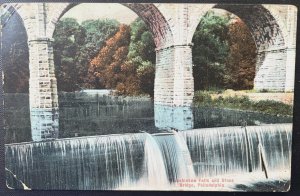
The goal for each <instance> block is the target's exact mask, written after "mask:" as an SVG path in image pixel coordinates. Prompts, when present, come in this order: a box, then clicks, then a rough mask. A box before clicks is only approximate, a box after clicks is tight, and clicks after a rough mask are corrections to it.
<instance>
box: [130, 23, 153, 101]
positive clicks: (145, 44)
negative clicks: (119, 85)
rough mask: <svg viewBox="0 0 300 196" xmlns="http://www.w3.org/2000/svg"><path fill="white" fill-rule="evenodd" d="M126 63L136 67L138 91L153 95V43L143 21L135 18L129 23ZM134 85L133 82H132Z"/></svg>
mask: <svg viewBox="0 0 300 196" xmlns="http://www.w3.org/2000/svg"><path fill="white" fill-rule="evenodd" d="M130 27H131V39H130V45H129V52H128V62H127V63H128V64H132V67H136V69H137V70H136V74H137V78H138V86H139V93H142V94H149V95H150V96H151V97H153V96H154V78H155V60H156V54H155V43H154V40H153V37H152V34H151V32H150V31H149V29H148V28H147V25H146V24H145V22H144V21H143V20H142V19H140V18H137V19H136V20H135V21H134V22H133V23H132V24H131V25H130ZM133 86H135V83H134V84H133Z"/></svg>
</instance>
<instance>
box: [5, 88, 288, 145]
mask: <svg viewBox="0 0 300 196" xmlns="http://www.w3.org/2000/svg"><path fill="white" fill-rule="evenodd" d="M28 103H29V100H28V94H6V95H5V111H4V112H5V129H6V137H5V139H6V143H17V142H25V141H30V140H31V130H30V117H29V116H30V115H29V105H28ZM59 105H60V107H59V117H60V119H59V137H60V138H68V137H74V136H76V137H78V136H89V135H105V134H115V133H138V132H140V131H146V132H148V133H155V132H161V131H160V130H159V129H166V130H169V129H171V128H173V129H178V130H188V129H192V128H206V127H224V126H239V125H241V124H245V123H246V124H247V125H260V124H272V123H291V122H292V118H291V117H279V116H274V115H266V114H261V113H258V112H245V111H237V110H229V109H219V108H207V107H206V108H204V107H203V108H189V107H170V106H162V105H155V106H154V104H153V101H152V100H151V99H150V98H145V97H136V98H134V97H111V96H105V95H102V96H100V95H97V94H94V95H89V96H87V94H85V93H64V94H60V96H59Z"/></svg>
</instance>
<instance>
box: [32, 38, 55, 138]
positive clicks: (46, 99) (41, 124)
mask: <svg viewBox="0 0 300 196" xmlns="http://www.w3.org/2000/svg"><path fill="white" fill-rule="evenodd" d="M28 45H29V64H30V65H29V70H30V79H29V102H30V121H31V134H32V135H31V137H32V140H33V141H40V140H43V139H51V138H58V119H59V115H58V95H57V82H56V78H55V73H54V61H53V47H52V40H51V39H49V38H38V39H34V40H29V44H28Z"/></svg>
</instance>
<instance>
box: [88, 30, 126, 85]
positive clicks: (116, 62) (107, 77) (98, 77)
mask: <svg viewBox="0 0 300 196" xmlns="http://www.w3.org/2000/svg"><path fill="white" fill-rule="evenodd" d="M129 43H130V27H129V26H127V25H124V24H122V25H120V27H119V30H118V31H117V33H116V34H115V35H114V36H112V37H111V38H110V39H108V40H107V41H106V42H105V45H104V47H103V48H102V49H101V50H100V52H99V53H98V55H97V56H96V57H95V58H94V59H92V61H91V62H90V67H89V70H88V80H87V81H86V82H87V83H88V84H89V85H90V87H91V88H106V89H115V88H116V87H117V85H118V84H119V83H123V82H124V80H125V79H126V75H125V72H124V69H125V68H124V66H125V67H126V64H125V61H126V60H127V54H128V46H129ZM122 69H123V71H122Z"/></svg>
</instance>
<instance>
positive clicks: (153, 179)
mask: <svg viewBox="0 0 300 196" xmlns="http://www.w3.org/2000/svg"><path fill="white" fill-rule="evenodd" d="M145 134H146V139H145V145H144V161H143V166H144V170H143V176H142V178H141V179H140V180H139V181H138V182H137V183H136V184H135V185H134V186H129V187H128V186H121V187H120V189H132V188H133V187H135V188H134V189H142V190H143V189H144V190H149V189H152V190H163V189H169V188H171V187H170V183H169V180H168V176H167V171H166V166H165V164H164V157H163V155H162V152H161V150H160V147H159V145H158V143H157V141H156V140H155V138H154V137H153V136H152V135H150V134H148V133H145Z"/></svg>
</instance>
